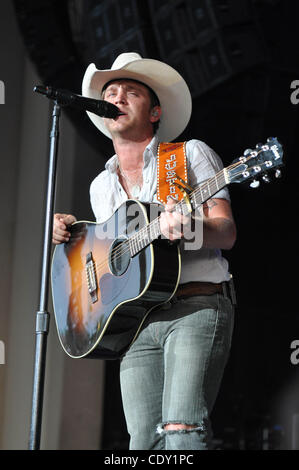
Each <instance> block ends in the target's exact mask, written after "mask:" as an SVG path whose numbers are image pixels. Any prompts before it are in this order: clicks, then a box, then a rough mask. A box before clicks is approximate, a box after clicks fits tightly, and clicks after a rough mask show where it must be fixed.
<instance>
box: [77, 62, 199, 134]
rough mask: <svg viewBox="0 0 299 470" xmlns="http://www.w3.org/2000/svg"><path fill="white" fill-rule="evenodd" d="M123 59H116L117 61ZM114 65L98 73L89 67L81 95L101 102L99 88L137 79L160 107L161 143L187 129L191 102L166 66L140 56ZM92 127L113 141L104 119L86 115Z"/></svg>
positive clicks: (180, 80)
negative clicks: (156, 99)
mask: <svg viewBox="0 0 299 470" xmlns="http://www.w3.org/2000/svg"><path fill="white" fill-rule="evenodd" d="M121 57H122V58H123V59H122V60H118V59H119V58H121ZM119 58H118V59H116V61H115V62H114V64H113V66H115V68H113V66H112V68H111V69H108V70H98V69H97V68H96V66H95V64H90V65H89V66H88V67H87V69H86V72H85V75H84V78H83V82H82V95H83V96H86V97H88V98H93V99H97V100H101V99H102V89H103V87H104V86H105V85H106V83H108V82H110V81H111V80H117V79H120V78H123V79H125V78H127V79H131V80H138V81H139V82H142V83H144V84H145V85H147V86H148V87H150V88H151V89H152V90H153V91H154V92H155V93H156V95H157V97H158V98H159V101H160V105H161V108H162V116H161V119H160V124H159V129H158V132H157V135H158V137H159V139H160V141H164V142H171V141H172V140H174V139H175V138H177V137H178V136H179V135H180V134H181V133H182V132H183V131H184V129H185V128H186V126H187V124H188V122H189V120H190V116H191V112H192V99H191V94H190V91H189V88H188V86H187V84H186V82H185V80H184V79H183V78H182V76H181V75H180V74H179V73H178V72H177V71H176V70H175V69H173V68H172V67H170V66H169V65H167V64H165V63H163V62H160V61H158V60H155V59H143V58H141V56H139V54H134V53H125V54H121V56H119ZM87 114H88V116H89V118H90V119H91V121H92V122H93V124H94V125H95V126H96V127H97V128H98V129H99V130H100V131H101V132H102V133H103V134H105V135H106V136H107V137H109V138H110V139H111V138H112V137H111V135H110V132H109V131H108V130H107V128H106V127H105V124H104V121H103V118H101V117H100V116H97V115H96V114H94V113H91V112H89V111H88V112H87Z"/></svg>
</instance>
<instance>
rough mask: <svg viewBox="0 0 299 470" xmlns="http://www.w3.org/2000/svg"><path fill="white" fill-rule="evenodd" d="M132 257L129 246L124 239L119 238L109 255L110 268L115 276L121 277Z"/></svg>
mask: <svg viewBox="0 0 299 470" xmlns="http://www.w3.org/2000/svg"><path fill="white" fill-rule="evenodd" d="M130 260H131V256H130V250H129V244H128V242H127V240H125V239H123V238H117V239H116V240H114V242H113V243H112V245H111V248H110V254H109V267H110V270H111V272H112V274H114V276H121V275H122V274H123V273H124V272H126V270H127V269H128V266H129V264H130Z"/></svg>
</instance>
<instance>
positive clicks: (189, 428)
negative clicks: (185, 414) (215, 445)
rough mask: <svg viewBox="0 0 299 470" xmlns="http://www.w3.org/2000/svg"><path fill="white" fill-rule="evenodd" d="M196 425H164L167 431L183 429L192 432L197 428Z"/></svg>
mask: <svg viewBox="0 0 299 470" xmlns="http://www.w3.org/2000/svg"><path fill="white" fill-rule="evenodd" d="M196 427H197V426H196V425H195V424H182V423H169V424H165V425H164V430H165V431H180V430H183V429H186V430H191V429H194V428H196Z"/></svg>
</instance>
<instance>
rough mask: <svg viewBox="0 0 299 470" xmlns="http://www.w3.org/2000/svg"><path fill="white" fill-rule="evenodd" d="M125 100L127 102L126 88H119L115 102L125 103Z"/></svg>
mask: <svg viewBox="0 0 299 470" xmlns="http://www.w3.org/2000/svg"><path fill="white" fill-rule="evenodd" d="M125 102H126V94H125V92H124V90H122V89H119V90H118V92H117V95H116V97H115V104H118V103H125Z"/></svg>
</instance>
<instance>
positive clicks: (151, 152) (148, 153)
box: [105, 135, 159, 173]
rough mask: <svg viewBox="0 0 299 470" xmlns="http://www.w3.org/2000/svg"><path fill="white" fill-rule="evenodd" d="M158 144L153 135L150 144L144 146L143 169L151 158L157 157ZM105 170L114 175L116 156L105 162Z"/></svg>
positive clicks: (156, 138)
mask: <svg viewBox="0 0 299 470" xmlns="http://www.w3.org/2000/svg"><path fill="white" fill-rule="evenodd" d="M158 144H159V139H158V137H157V136H156V135H154V137H153V138H152V140H151V141H150V143H149V144H148V145H147V146H146V148H145V150H144V153H143V160H144V167H146V166H147V165H148V164H149V161H150V159H151V158H152V157H157V151H158ZM105 169H106V170H108V171H109V172H110V173H115V172H116V171H117V155H116V154H114V155H113V157H111V158H109V160H108V161H107V162H106V164H105Z"/></svg>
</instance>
